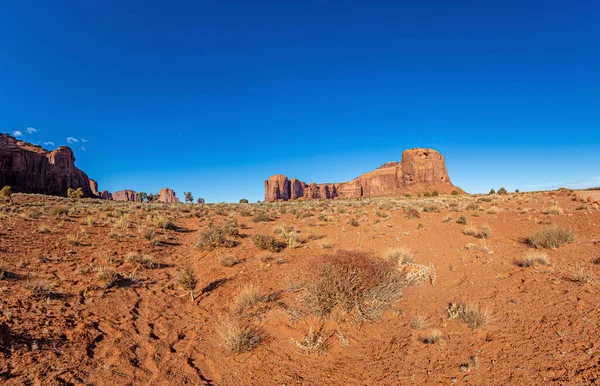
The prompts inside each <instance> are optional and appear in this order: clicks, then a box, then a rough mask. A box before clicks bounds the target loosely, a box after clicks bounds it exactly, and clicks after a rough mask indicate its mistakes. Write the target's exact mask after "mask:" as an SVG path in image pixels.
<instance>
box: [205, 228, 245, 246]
mask: <svg viewBox="0 0 600 386" xmlns="http://www.w3.org/2000/svg"><path fill="white" fill-rule="evenodd" d="M231 233H232V230H231V228H229V227H218V226H210V227H209V228H208V229H207V230H205V231H204V232H202V233H200V240H199V241H198V243H196V247H197V248H199V249H207V250H213V249H215V248H219V247H221V248H233V247H235V246H236V245H237V243H236V242H235V241H234V240H229V239H228V238H227V237H228V236H229V235H230V234H231Z"/></svg>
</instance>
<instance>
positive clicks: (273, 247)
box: [252, 234, 285, 252]
mask: <svg viewBox="0 0 600 386" xmlns="http://www.w3.org/2000/svg"><path fill="white" fill-rule="evenodd" d="M252 242H253V243H254V245H256V247H257V248H258V249H261V250H263V251H269V252H281V251H282V250H283V249H284V248H285V243H283V242H281V241H279V240H277V239H276V238H275V237H273V236H269V235H262V234H258V235H254V236H252Z"/></svg>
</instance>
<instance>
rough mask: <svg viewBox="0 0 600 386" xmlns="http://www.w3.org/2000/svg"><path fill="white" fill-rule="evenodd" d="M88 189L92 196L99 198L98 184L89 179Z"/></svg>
mask: <svg viewBox="0 0 600 386" xmlns="http://www.w3.org/2000/svg"><path fill="white" fill-rule="evenodd" d="M90 189H91V190H92V194H93V195H94V196H99V194H98V183H97V182H96V181H95V180H92V179H91V178H90Z"/></svg>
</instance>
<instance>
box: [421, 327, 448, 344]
mask: <svg viewBox="0 0 600 386" xmlns="http://www.w3.org/2000/svg"><path fill="white" fill-rule="evenodd" d="M443 341H444V334H443V333H442V332H441V331H440V330H438V329H433V330H431V331H430V332H429V335H427V336H426V337H425V338H424V339H423V343H427V344H435V343H442V342H443Z"/></svg>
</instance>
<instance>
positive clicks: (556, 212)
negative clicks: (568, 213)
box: [543, 205, 563, 215]
mask: <svg viewBox="0 0 600 386" xmlns="http://www.w3.org/2000/svg"><path fill="white" fill-rule="evenodd" d="M543 213H544V214H550V215H559V214H563V209H562V208H561V207H560V206H558V205H551V206H550V207H549V208H548V209H545V210H544V212H543Z"/></svg>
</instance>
